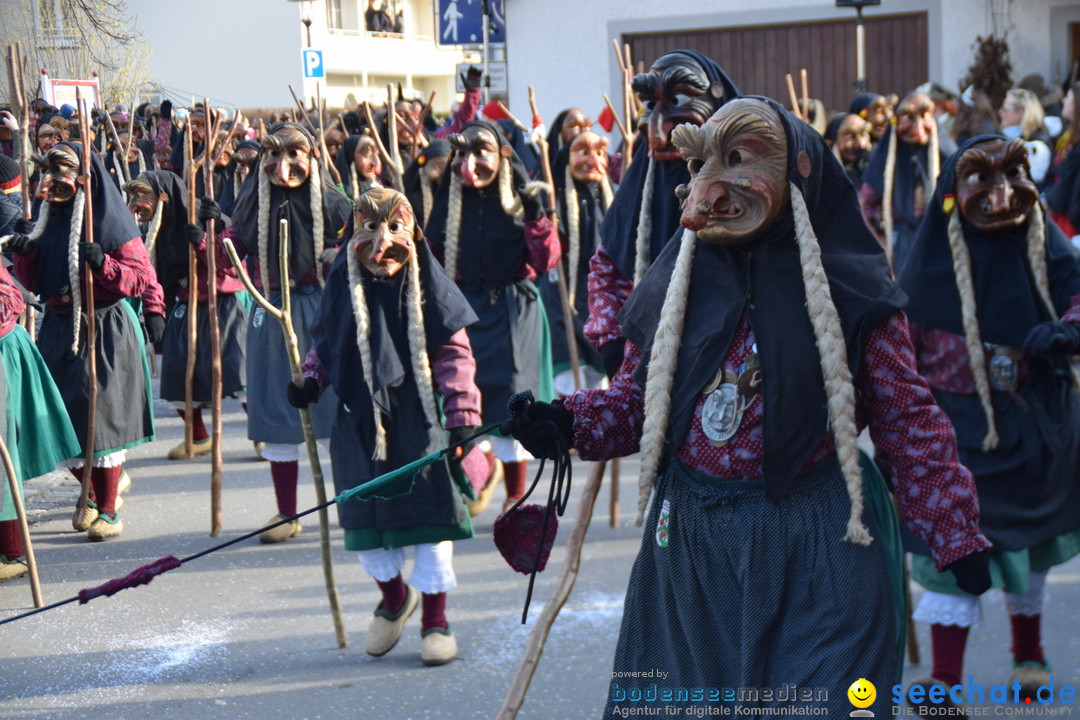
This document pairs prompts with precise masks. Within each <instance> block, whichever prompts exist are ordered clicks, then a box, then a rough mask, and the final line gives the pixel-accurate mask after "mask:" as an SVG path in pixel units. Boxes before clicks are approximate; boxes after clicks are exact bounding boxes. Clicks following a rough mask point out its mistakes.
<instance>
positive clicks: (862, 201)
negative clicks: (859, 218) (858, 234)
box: [859, 183, 881, 240]
mask: <svg viewBox="0 0 1080 720" xmlns="http://www.w3.org/2000/svg"><path fill="white" fill-rule="evenodd" d="M859 207H860V208H862V214H863V217H864V218H866V224H867V225H869V226H870V229H871V230H873V231H874V234H875V235H877V236H878V239H879V240H880V239H881V196H880V195H878V194H877V192H875V191H874V188H873V186H871V185H870V183H863V185H862V187H861V188H859Z"/></svg>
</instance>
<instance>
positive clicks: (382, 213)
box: [351, 188, 417, 278]
mask: <svg viewBox="0 0 1080 720" xmlns="http://www.w3.org/2000/svg"><path fill="white" fill-rule="evenodd" d="M353 225H354V226H355V230H354V232H353V237H352V242H351V250H352V252H354V253H356V257H357V258H358V259H359V260H360V263H361V264H362V265H363V266H364V267H365V268H367V270H368V272H370V273H371V274H372V275H374V276H375V277H380V278H389V277H393V276H394V275H396V274H397V273H398V271H399V270H401V268H403V267H405V266H406V265H407V264H408V263H409V261H410V260H411V259H412V256H413V253H414V252H415V250H416V248H415V245H414V243H415V241H416V235H417V232H416V220H415V216H414V215H413V211H412V206H411V205H409V201H408V200H407V199H406V198H405V196H404V195H402V194H401V193H399V192H397V191H395V190H390V189H389V188H372V189H371V190H368V191H367V192H365V193H364V194H363V195H361V196H360V198H359V199H358V200H357V202H356V208H355V209H354V211H353Z"/></svg>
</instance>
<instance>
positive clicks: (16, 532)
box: [0, 520, 426, 597]
mask: <svg viewBox="0 0 1080 720" xmlns="http://www.w3.org/2000/svg"><path fill="white" fill-rule="evenodd" d="M25 554H26V547H25V546H24V545H23V537H22V531H21V530H20V529H19V521H18V520H5V521H4V522H0V555H6V556H7V557H9V558H18V557H22V556H23V555H25ZM425 597H426V596H425Z"/></svg>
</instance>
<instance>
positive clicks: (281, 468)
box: [270, 460, 300, 517]
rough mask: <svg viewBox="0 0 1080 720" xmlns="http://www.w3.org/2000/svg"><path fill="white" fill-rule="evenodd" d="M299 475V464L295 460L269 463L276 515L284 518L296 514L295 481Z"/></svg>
mask: <svg viewBox="0 0 1080 720" xmlns="http://www.w3.org/2000/svg"><path fill="white" fill-rule="evenodd" d="M299 474H300V463H298V462H297V461H296V460H290V461H288V462H272V463H270V477H271V478H273V479H274V496H275V497H276V498H277V508H278V513H280V514H281V515H284V516H285V517H292V516H293V515H295V514H296V479H297V477H298V476H299Z"/></svg>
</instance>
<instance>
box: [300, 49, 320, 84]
mask: <svg viewBox="0 0 1080 720" xmlns="http://www.w3.org/2000/svg"><path fill="white" fill-rule="evenodd" d="M300 59H301V62H303V64H304V77H306V78H323V77H326V69H325V68H324V67H323V60H322V50H312V49H310V48H309V49H307V50H301V51H300Z"/></svg>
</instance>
